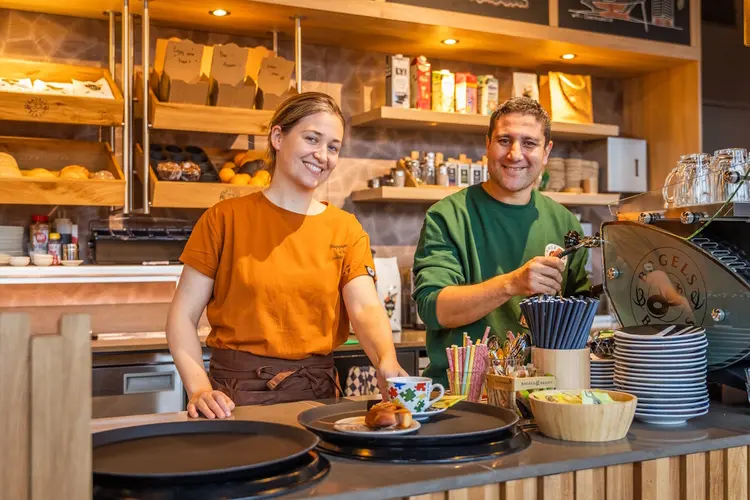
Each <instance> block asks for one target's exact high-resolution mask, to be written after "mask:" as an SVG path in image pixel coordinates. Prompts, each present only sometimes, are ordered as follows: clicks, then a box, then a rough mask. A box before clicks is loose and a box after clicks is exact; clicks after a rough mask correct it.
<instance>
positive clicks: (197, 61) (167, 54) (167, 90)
mask: <svg viewBox="0 0 750 500" xmlns="http://www.w3.org/2000/svg"><path fill="white" fill-rule="evenodd" d="M163 46H164V44H158V43H157V47H163ZM203 55H204V47H203V45H201V44H197V43H193V42H191V41H190V40H180V39H169V40H168V41H167V43H166V48H165V50H164V59H163V61H164V66H163V70H162V74H161V80H160V85H159V98H160V99H161V100H162V101H165V102H180V103H187V104H206V103H207V101H208V91H209V81H208V78H207V77H206V76H205V75H204V74H203V72H202V71H201V67H202V65H203ZM160 67H161V56H159V65H158V66H157V71H158V69H159V68H160Z"/></svg>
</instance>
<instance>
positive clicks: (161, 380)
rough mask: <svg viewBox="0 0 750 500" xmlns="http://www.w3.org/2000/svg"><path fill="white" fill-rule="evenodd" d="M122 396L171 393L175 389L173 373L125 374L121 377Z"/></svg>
mask: <svg viewBox="0 0 750 500" xmlns="http://www.w3.org/2000/svg"><path fill="white" fill-rule="evenodd" d="M122 382H123V389H122V393H123V394H144V393H147V392H163V391H172V390H174V388H175V374H174V373H126V374H125V375H123V380H122Z"/></svg>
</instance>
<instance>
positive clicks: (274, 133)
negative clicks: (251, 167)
mask: <svg viewBox="0 0 750 500" xmlns="http://www.w3.org/2000/svg"><path fill="white" fill-rule="evenodd" d="M283 139H284V134H283V133H282V132H281V127H280V126H278V125H276V126H274V127H273V128H272V129H271V146H273V149H275V150H276V151H278V150H279V149H281V142H282V141H283Z"/></svg>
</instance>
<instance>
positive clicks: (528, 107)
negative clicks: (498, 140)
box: [487, 97, 552, 144]
mask: <svg viewBox="0 0 750 500" xmlns="http://www.w3.org/2000/svg"><path fill="white" fill-rule="evenodd" d="M511 113H520V114H522V115H528V116H533V117H534V118H536V121H537V122H539V124H540V125H541V126H542V129H543V130H544V142H545V144H546V143H549V141H550V138H551V136H552V122H551V121H550V119H549V115H548V114H547V112H546V111H545V110H544V108H543V107H542V105H541V104H539V103H538V102H537V101H535V100H534V99H531V98H529V97H511V98H510V99H508V100H507V101H505V102H504V103H502V104H501V105H500V106H498V107H497V109H495V111H494V112H493V113H492V116H491V117H490V129H489V132H488V133H487V137H489V138H490V139H492V133H493V132H494V131H495V123H497V119H498V118H500V117H501V116H505V115H509V114H511Z"/></svg>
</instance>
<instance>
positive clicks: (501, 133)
mask: <svg viewBox="0 0 750 500" xmlns="http://www.w3.org/2000/svg"><path fill="white" fill-rule="evenodd" d="M486 144H487V167H488V169H489V172H490V180H491V181H492V182H493V183H494V184H495V185H496V186H497V187H499V188H500V189H501V190H502V191H504V192H506V193H507V194H514V193H518V192H520V191H524V190H528V191H529V192H531V189H532V188H533V185H534V181H536V179H537V178H538V177H539V174H540V173H541V172H542V169H543V168H544V166H545V165H546V164H547V157H548V156H549V152H550V151H551V150H552V141H550V142H549V143H548V144H546V143H545V141H544V128H543V127H542V124H541V123H540V122H539V121H538V120H537V119H536V117H534V116H531V115H524V114H521V113H510V114H507V115H504V116H500V117H499V118H498V119H497V121H496V122H495V130H494V131H493V132H492V137H488V138H486Z"/></svg>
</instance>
